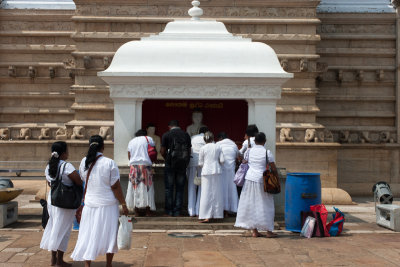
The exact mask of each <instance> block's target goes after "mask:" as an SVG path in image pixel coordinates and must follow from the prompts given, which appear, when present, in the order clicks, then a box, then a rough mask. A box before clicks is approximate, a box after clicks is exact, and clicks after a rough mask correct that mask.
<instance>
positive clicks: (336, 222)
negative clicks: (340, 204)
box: [326, 207, 345, 236]
mask: <svg viewBox="0 0 400 267" xmlns="http://www.w3.org/2000/svg"><path fill="white" fill-rule="evenodd" d="M333 208H334V209H335V211H336V213H335V214H332V216H333V220H332V221H331V222H330V223H328V225H327V226H326V228H327V229H328V230H329V234H330V235H331V236H338V235H340V233H341V232H342V231H343V224H344V221H345V220H344V214H343V212H341V211H340V210H339V209H337V208H335V207H333Z"/></svg>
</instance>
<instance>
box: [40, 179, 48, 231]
mask: <svg viewBox="0 0 400 267" xmlns="http://www.w3.org/2000/svg"><path fill="white" fill-rule="evenodd" d="M46 196H47V180H46V191H45V193H44V197H45V198H46ZM39 202H40V205H41V206H42V208H43V210H42V227H43V229H45V228H46V225H47V222H48V221H49V217H50V216H49V211H48V209H47V200H46V199H43V198H42V199H40V200H39Z"/></svg>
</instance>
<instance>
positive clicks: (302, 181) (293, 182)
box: [285, 172, 321, 232]
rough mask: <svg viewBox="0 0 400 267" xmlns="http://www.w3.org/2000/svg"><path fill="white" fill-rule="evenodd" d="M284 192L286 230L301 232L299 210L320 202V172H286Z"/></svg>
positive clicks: (307, 209)
mask: <svg viewBox="0 0 400 267" xmlns="http://www.w3.org/2000/svg"><path fill="white" fill-rule="evenodd" d="M285 194H286V196H285V226H286V230H289V231H292V232H301V212H302V211H310V206H312V205H316V204H321V179H320V174H319V173H305V172H294V173H288V174H287V177H286V190H285Z"/></svg>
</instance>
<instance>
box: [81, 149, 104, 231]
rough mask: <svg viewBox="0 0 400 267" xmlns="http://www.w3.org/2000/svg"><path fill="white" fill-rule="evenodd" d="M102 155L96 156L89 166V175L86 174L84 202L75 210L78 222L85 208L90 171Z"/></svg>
mask: <svg viewBox="0 0 400 267" xmlns="http://www.w3.org/2000/svg"><path fill="white" fill-rule="evenodd" d="M101 156H102V155H98V156H97V157H96V159H95V160H94V161H93V163H92V165H90V167H89V170H88V173H87V176H86V182H85V193H83V198H82V202H81V204H80V206H79V207H78V208H77V209H76V212H75V218H76V221H77V222H78V223H81V218H82V210H83V206H84V205H85V196H86V190H87V187H88V181H89V176H90V173H91V172H92V169H93V166H94V164H95V163H96V161H97V160H98V159H99V158H100V157H101Z"/></svg>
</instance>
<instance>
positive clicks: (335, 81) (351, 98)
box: [317, 0, 400, 194]
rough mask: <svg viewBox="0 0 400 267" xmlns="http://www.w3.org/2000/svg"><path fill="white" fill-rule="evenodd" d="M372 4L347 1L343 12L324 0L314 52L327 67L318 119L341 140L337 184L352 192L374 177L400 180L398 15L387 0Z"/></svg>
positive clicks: (392, 181)
mask: <svg viewBox="0 0 400 267" xmlns="http://www.w3.org/2000/svg"><path fill="white" fill-rule="evenodd" d="M372 2H373V1H348V2H347V3H346V7H347V12H349V13H346V10H343V7H341V6H339V5H337V3H336V2H335V1H331V0H325V1H323V3H322V4H321V6H320V7H319V13H318V18H319V19H320V20H321V25H319V26H318V33H319V34H320V36H321V42H320V43H319V44H318V45H317V53H318V54H319V55H320V56H321V58H320V60H319V62H321V63H324V64H326V66H327V70H326V71H325V72H323V73H322V74H321V76H320V77H319V78H318V84H319V90H320V91H319V93H318V95H317V105H318V107H319V108H320V110H321V111H320V112H319V113H318V114H317V122H319V123H321V124H322V125H324V126H325V127H326V128H327V129H329V130H330V131H331V132H332V138H333V140H334V141H335V142H339V143H341V144H342V147H341V149H340V150H339V151H338V186H339V187H341V188H343V189H345V190H347V191H348V192H350V193H352V194H359V193H360V191H362V190H364V191H365V192H366V191H367V190H368V188H370V187H371V186H372V185H373V183H374V182H376V181H378V180H384V181H387V182H389V183H390V184H391V185H393V187H395V188H398V182H399V164H400V162H399V160H398V150H399V146H398V142H399V140H398V137H397V136H398V122H397V121H398V116H399V114H398V100H397V99H396V97H397V95H398V92H399V91H398V90H399V89H398V86H399V85H398V81H397V77H396V76H397V71H398V70H397V66H398V65H397V63H396V56H397V55H396V40H397V38H398V33H397V32H396V13H395V10H394V9H393V7H390V1H384V0H380V1H374V3H372ZM337 10H340V11H341V12H337ZM351 10H353V11H351ZM362 10H364V12H362ZM365 12H369V14H368V15H366V14H365ZM375 155H376V156H375ZM381 155H386V156H387V158H386V160H383V156H382V157H381ZM369 157H370V158H369ZM389 158H394V159H395V160H390V161H389ZM396 159H397V160H396Z"/></svg>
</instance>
